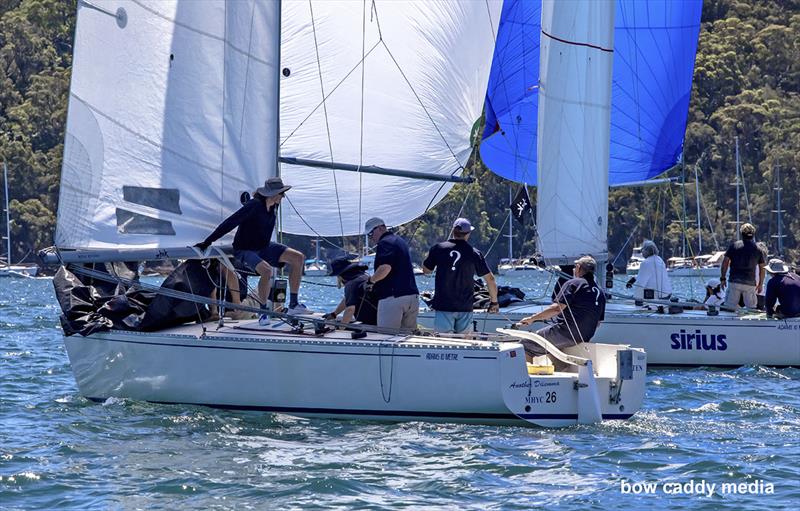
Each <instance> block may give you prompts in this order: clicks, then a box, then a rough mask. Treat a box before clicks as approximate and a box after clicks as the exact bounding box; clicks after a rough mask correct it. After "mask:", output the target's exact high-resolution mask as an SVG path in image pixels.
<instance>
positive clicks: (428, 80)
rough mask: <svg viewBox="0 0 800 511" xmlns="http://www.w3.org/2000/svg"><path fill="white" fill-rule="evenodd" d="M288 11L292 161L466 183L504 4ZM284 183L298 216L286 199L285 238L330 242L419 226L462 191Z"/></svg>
mask: <svg viewBox="0 0 800 511" xmlns="http://www.w3.org/2000/svg"><path fill="white" fill-rule="evenodd" d="M283 5H284V6H283V9H284V12H283V24H284V26H283V46H282V50H281V65H282V66H283V68H284V69H286V70H288V71H289V73H290V74H289V76H288V77H286V76H283V77H282V78H281V143H282V145H281V148H280V152H281V155H282V156H287V157H298V158H305V159H313V160H321V161H326V162H327V161H335V162H341V163H347V164H356V165H376V166H379V167H387V168H397V169H403V170H410V171H417V172H430V173H435V174H442V175H451V174H455V175H460V167H461V166H462V165H464V164H465V163H466V161H467V158H468V157H469V154H470V152H471V146H470V139H469V138H470V130H471V129H472V127H473V125H474V124H475V122H476V121H477V120H478V119H479V118H480V116H481V111H482V108H483V102H484V98H485V94H486V84H487V81H488V77H489V68H490V67H491V62H492V52H493V49H494V35H493V34H494V32H495V31H496V28H497V24H498V22H499V18H500V8H501V2H499V1H490V2H488V3H487V2H484V1H469V2H464V1H450V2H435V1H429V2H399V1H376V2H374V3H373V2H365V3H363V4H362V3H361V2H356V3H354V2H346V1H345V2H341V1H338V2H337V1H314V2H310V3H309V2H285V3H284V4H283ZM363 6H366V7H365V10H364V9H362V7H363ZM312 9H313V20H312ZM362 27H364V29H363V30H362ZM317 52H318V53H317ZM362 55H365V57H364V58H363V66H362ZM362 73H363V74H362ZM323 93H324V96H323ZM323 97H327V100H326V101H325V105H324V106H323V105H322V99H323ZM326 113H327V119H326ZM362 119H363V124H362ZM362 128H363V129H362ZM281 176H282V177H283V179H284V181H285V182H286V183H287V184H292V185H294V186H295V188H293V189H292V191H291V193H290V194H288V195H287V196H288V198H289V199H290V200H291V203H292V205H294V207H295V208H296V209H297V211H298V212H299V216H298V215H297V214H295V211H294V210H292V208H291V207H290V206H288V204H286V203H285V201H284V205H283V206H282V208H283V209H284V211H283V219H282V229H283V230H284V231H286V232H291V233H297V234H314V233H319V234H321V235H326V236H330V235H339V234H357V233H360V232H362V231H363V227H364V221H365V220H366V219H367V218H370V217H373V216H380V217H381V218H383V219H384V220H385V221H386V222H387V223H388V224H389V225H399V224H402V223H405V222H408V221H410V220H412V219H414V218H416V217H418V216H420V215H421V214H423V213H424V212H425V211H426V209H427V208H428V207H430V206H432V205H433V204H436V203H437V202H438V201H439V200H441V199H442V198H443V197H444V196H445V194H446V193H447V192H448V191H449V190H450V188H451V186H452V184H443V183H441V182H433V181H420V180H414V179H407V178H398V177H389V176H382V175H374V174H358V173H354V172H345V171H336V172H335V181H334V171H331V170H323V169H317V168H303V167H297V166H292V165H286V164H282V165H281ZM337 192H338V193H337ZM301 217H302V218H301ZM307 224H308V225H307ZM312 229H313V230H312Z"/></svg>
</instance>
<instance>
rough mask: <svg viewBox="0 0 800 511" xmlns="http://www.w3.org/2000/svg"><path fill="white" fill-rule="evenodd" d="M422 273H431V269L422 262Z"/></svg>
mask: <svg viewBox="0 0 800 511" xmlns="http://www.w3.org/2000/svg"><path fill="white" fill-rule="evenodd" d="M422 273H424V274H425V275H430V274H431V273H433V270H431V269H429V268H428V267H427V266H425V265H424V264H423V265H422Z"/></svg>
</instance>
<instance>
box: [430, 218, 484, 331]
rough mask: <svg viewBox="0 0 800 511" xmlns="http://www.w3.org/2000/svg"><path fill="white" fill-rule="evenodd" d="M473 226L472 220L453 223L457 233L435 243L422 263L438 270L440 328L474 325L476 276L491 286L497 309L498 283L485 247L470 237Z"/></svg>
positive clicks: (436, 305) (437, 323)
mask: <svg viewBox="0 0 800 511" xmlns="http://www.w3.org/2000/svg"><path fill="white" fill-rule="evenodd" d="M473 229H475V228H474V227H473V226H472V224H471V223H470V221H469V220H467V219H466V218H459V219H457V220H456V221H455V222H454V223H453V236H452V237H451V238H450V239H449V240H447V241H443V242H441V243H437V244H436V245H434V246H432V247H431V249H430V251H429V252H428V257H426V258H425V261H423V263H422V271H423V272H424V273H426V274H428V273H433V271H434V270H436V288H435V293H434V295H433V304H432V307H433V308H434V310H436V316H435V319H434V328H435V329H436V331H437V332H455V333H457V334H458V333H461V332H463V331H465V330H467V329H468V328H469V327H470V326H471V325H472V309H473V303H474V302H475V291H474V288H475V283H474V278H475V276H476V275H477V276H479V277H482V278H483V279H484V280H485V281H486V285H487V287H488V288H489V298H490V299H491V303H490V304H489V312H497V311H498V304H497V283H496V282H495V280H494V275H492V272H491V270H489V266H488V265H487V264H486V259H484V258H483V254H481V251H480V250H478V249H476V248H473V247H472V245H470V244H469V242H468V241H467V240H468V239H469V236H470V234H471V233H472V231H473Z"/></svg>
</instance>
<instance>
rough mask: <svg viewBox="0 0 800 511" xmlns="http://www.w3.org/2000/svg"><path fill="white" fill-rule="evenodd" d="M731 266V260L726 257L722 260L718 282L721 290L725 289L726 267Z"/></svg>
mask: <svg viewBox="0 0 800 511" xmlns="http://www.w3.org/2000/svg"><path fill="white" fill-rule="evenodd" d="M730 265H731V259H730V257H728V256H725V257H724V258H722V267H721V268H720V275H719V281H720V282H721V283H722V289H725V287H726V286H727V282H725V281H726V278H725V276H726V275H727V274H728V266H730Z"/></svg>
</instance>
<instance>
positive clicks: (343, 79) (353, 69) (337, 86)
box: [281, 41, 381, 147]
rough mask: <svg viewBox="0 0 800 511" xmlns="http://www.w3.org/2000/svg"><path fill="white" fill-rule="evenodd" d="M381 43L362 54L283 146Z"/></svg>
mask: <svg viewBox="0 0 800 511" xmlns="http://www.w3.org/2000/svg"><path fill="white" fill-rule="evenodd" d="M380 44H381V42H380V41H378V42H376V43H375V44H374V45H373V46H372V48H370V49H369V51H368V52H367V53H366V55H364V56H362V57H361V60H359V61H358V62H356V64H355V66H353V67H352V68H351V69H350V71H348V72H347V74H346V75H344V77H343V78H342V79H341V80H339V83H337V84H336V85H335V86H334V87H333V89H331V91H330V92H329V93H328V95H327V96H325V97H324V98H322V102H321V103H319V104H317V106H315V107H314V108H313V109H312V110H311V111H310V112H309V113H308V115H307V116H306V117H305V118H304V119H303V120H302V121H300V124H298V125H297V126H296V127H295V128H294V129H293V130H292V132H291V133H289V134H288V135H287V136H286V138H284V139H283V142H281V147H283V144H285V143H286V142H287V141H288V140H289V139H290V138H292V136H294V134H295V133H297V130H299V129H300V128H301V127H302V126H303V125H304V124H305V123H306V121H308V120H309V119H310V118H311V116H312V115H314V113H315V112H316V111H317V110H319V107H321V106H322V105H323V103H324V102H325V100H327V99H328V98H329V97H331V95H332V94H333V93H334V92H336V89H338V88H339V86H341V85H342V84H343V83H344V82H345V81H346V80H347V79H348V78H349V77H350V75H351V74H353V72H354V71H355V70H356V69H358V67H359V66H360V65H361V64H362V62H364V61H365V60H366V58H367V57H369V56H370V54H371V53H372V52H373V51H375V48H377V47H378V45H380Z"/></svg>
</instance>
